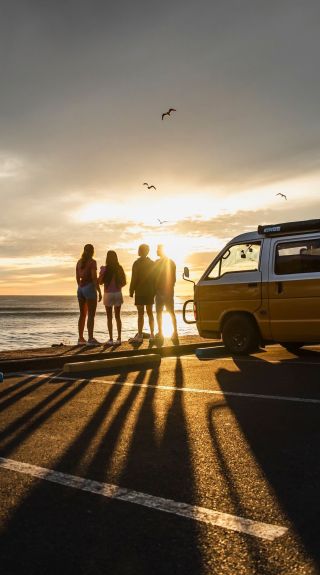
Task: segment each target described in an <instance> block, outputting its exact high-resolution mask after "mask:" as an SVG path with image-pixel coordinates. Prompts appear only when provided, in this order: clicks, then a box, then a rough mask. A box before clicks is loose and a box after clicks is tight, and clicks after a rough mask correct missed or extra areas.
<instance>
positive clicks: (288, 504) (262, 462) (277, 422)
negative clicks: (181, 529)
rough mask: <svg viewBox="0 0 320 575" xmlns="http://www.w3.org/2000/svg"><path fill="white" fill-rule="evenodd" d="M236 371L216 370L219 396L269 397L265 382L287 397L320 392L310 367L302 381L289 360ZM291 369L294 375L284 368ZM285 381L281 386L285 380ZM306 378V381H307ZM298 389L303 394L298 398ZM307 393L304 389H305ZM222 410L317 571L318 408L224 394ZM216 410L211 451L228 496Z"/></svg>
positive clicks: (211, 425) (246, 365) (319, 555)
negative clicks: (227, 413) (236, 427)
mask: <svg viewBox="0 0 320 575" xmlns="http://www.w3.org/2000/svg"><path fill="white" fill-rule="evenodd" d="M234 361H235V363H236V365H237V367H238V368H239V371H236V372H235V371H231V370H227V369H220V370H218V372H217V374H216V377H217V381H218V382H219V384H220V387H221V390H222V391H231V390H232V391H234V392H236V391H237V390H239V391H241V392H243V391H253V389H254V391H255V393H267V391H266V390H267V388H266V385H267V384H268V382H269V385H270V388H271V389H270V393H274V392H275V391H276V390H277V388H278V394H279V395H281V394H283V390H284V389H285V390H286V391H289V390H290V388H291V394H290V393H288V395H296V396H297V395H300V396H301V395H305V396H308V395H309V396H310V392H311V393H312V390H313V389H314V388H315V386H317V391H318V393H319V374H318V373H317V370H316V369H315V367H314V366H313V372H311V369H310V378H309V375H308V380H307V378H306V377H305V378H304V379H301V377H302V372H301V371H300V372H299V371H298V370H297V366H296V367H294V363H295V360H294V359H289V360H285V361H283V362H282V364H279V365H278V364H270V363H267V362H264V361H263V360H262V361H261V362H258V363H259V367H258V365H257V361H256V360H255V362H254V364H253V363H250V362H243V361H238V360H237V359H235V360H234ZM289 365H291V366H293V370H289V371H288V369H287V371H286V372H284V369H283V367H284V366H286V367H287V368H288V366H289ZM288 373H289V380H288V381H283V378H284V377H285V376H286V377H287V378H288ZM309 379H310V381H309ZM297 386H299V388H300V391H301V393H299V389H297ZM306 388H307V389H306ZM224 401H225V404H226V406H227V407H228V408H229V409H230V410H232V413H233V414H234V416H235V417H236V420H237V422H238V424H239V426H240V429H241V431H242V433H243V434H244V436H245V439H246V441H247V443H248V448H249V450H251V452H252V454H253V455H254V458H255V460H256V463H257V464H258V465H259V466H260V468H261V471H262V473H263V474H264V476H265V478H266V481H268V483H269V484H270V486H271V487H272V489H273V491H274V493H275V495H276V497H277V499H278V503H279V506H280V508H281V509H282V510H283V511H284V512H285V514H286V516H287V517H288V519H289V521H290V522H291V524H292V527H293V530H294V532H295V533H296V534H297V535H298V536H299V538H300V541H301V542H302V543H303V545H304V547H305V549H306V551H307V552H308V554H309V555H310V556H311V557H312V558H313V560H314V561H315V563H316V564H317V566H318V567H320V546H319V529H318V520H319V515H320V498H319V483H320V459H319V441H320V426H319V410H320V406H319V405H317V404H311V403H309V404H308V403H298V402H297V403H294V402H285V401H266V400H261V401H259V400H257V399H250V398H239V397H232V396H230V395H225V397H224ZM214 415H215V410H214V407H211V408H210V409H209V412H208V419H209V429H210V431H211V436H212V442H213V447H214V449H215V450H216V452H217V453H218V456H219V460H220V465H221V467H222V469H224V475H225V477H226V478H228V477H229V487H230V491H231V485H232V483H233V484H234V482H233V481H232V476H231V475H230V469H229V468H228V458H227V455H226V454H225V453H223V449H222V448H221V445H219V441H218V435H217V433H216V429H215V418H214ZM233 498H234V503H235V505H236V506H237V507H238V509H239V513H241V501H239V498H238V496H237V494H235V493H233Z"/></svg>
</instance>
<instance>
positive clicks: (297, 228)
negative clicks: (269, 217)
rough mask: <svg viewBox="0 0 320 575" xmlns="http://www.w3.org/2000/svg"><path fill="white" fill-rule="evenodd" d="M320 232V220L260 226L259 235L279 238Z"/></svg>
mask: <svg viewBox="0 0 320 575" xmlns="http://www.w3.org/2000/svg"><path fill="white" fill-rule="evenodd" d="M316 231H317V232H319V231H320V220H304V221H301V222H284V223H282V224H274V225H268V226H258V234H262V235H265V236H278V235H282V234H303V233H308V232H316Z"/></svg>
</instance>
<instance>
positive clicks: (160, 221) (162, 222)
mask: <svg viewBox="0 0 320 575" xmlns="http://www.w3.org/2000/svg"><path fill="white" fill-rule="evenodd" d="M157 220H158V222H159V224H160V226H161V224H167V223H168V220H159V218H157Z"/></svg>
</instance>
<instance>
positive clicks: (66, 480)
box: [0, 457, 287, 541]
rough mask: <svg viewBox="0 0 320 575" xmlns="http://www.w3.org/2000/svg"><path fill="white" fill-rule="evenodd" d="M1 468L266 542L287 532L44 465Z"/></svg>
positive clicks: (10, 463)
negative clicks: (244, 534) (47, 467)
mask: <svg viewBox="0 0 320 575" xmlns="http://www.w3.org/2000/svg"><path fill="white" fill-rule="evenodd" d="M0 467H1V468H3V469H8V470H10V471H15V472H17V473H23V474H25V475H30V476H32V477H36V478H38V479H44V480H45V481H50V482H52V483H59V484H60V485H65V486H67V487H73V488H74V489H79V490H80V491H88V492H89V493H94V494H97V495H102V496H103V497H107V498H109V499H117V500H119V501H125V502H127V503H135V504H136V505H142V506H143V507H149V508H150V509H156V510H157V511H164V512H165V513H172V514H173V515H179V516H180V517H185V518H187V519H192V520H193V521H199V522H201V523H208V524H209V525H212V526H217V527H223V528H224V529H229V530H231V531H238V532H240V533H246V534H247V535H252V536H253V537H259V538H261V539H267V540H268V541H273V540H274V539H276V538H277V537H281V536H282V535H284V533H286V531H287V528H286V527H282V526H280V525H272V524H269V523H262V522H260V521H253V520H252V519H245V518H244V517H237V516H236V515H230V514H229V513H221V512H219V511H213V510H212V509H206V508H205V507H199V506H197V505H189V504H188V503H180V502H178V501H174V500H172V499H164V498H163V497H156V496H154V495H148V494H147V493H141V492H139V491H133V490H131V489H126V488H123V487H119V486H118V485H112V484H110V483H103V482H100V481H95V480H92V479H85V478H83V477H77V476H76V475H69V474H68V473H62V472H60V471H53V470H52V469H46V468H45V467H38V466H37V465H31V464H29V463H23V462H21V461H14V460H13V459H6V458H4V457H0Z"/></svg>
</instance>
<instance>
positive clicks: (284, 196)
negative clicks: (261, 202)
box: [276, 192, 288, 200]
mask: <svg viewBox="0 0 320 575" xmlns="http://www.w3.org/2000/svg"><path fill="white" fill-rule="evenodd" d="M276 196H282V197H283V198H284V199H285V200H287V199H288V198H287V196H286V195H285V194H282V193H281V192H279V193H278V194H276Z"/></svg>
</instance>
